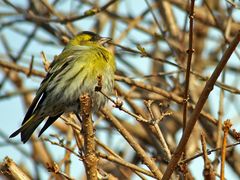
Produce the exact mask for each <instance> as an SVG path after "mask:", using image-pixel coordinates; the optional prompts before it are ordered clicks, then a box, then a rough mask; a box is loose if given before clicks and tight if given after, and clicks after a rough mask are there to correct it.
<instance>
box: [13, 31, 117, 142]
mask: <svg viewBox="0 0 240 180" xmlns="http://www.w3.org/2000/svg"><path fill="white" fill-rule="evenodd" d="M110 41H111V38H108V37H101V36H100V35H98V34H96V33H94V32H91V31H83V32H80V33H79V34H77V35H76V36H75V37H73V38H72V39H70V40H69V42H68V44H67V45H66V47H65V48H64V49H63V50H62V52H61V53H60V54H59V55H58V56H57V57H56V58H55V59H54V60H53V62H52V63H51V64H50V67H49V71H48V73H47V75H46V77H45V78H44V79H43V81H42V82H41V84H40V87H39V89H38V90H37V92H36V95H35V97H34V99H33V101H32V103H31V105H30V107H29V108H28V110H27V113H26V115H25V117H24V119H23V121H22V125H21V127H20V128H19V129H18V130H16V131H15V132H14V133H12V134H11V135H10V138H12V137H15V136H17V135H18V134H19V133H20V134H21V141H22V142H23V143H26V142H27V141H28V140H29V138H30V137H31V135H32V134H33V132H34V131H35V130H36V128H37V127H38V126H39V125H40V124H41V123H42V122H43V121H46V122H45V125H44V126H43V127H42V129H41V130H40V132H39V135H38V136H39V137H40V136H41V134H42V133H43V132H44V131H45V130H46V129H47V128H48V127H49V126H50V125H51V124H52V123H54V122H55V121H56V120H57V119H58V118H59V117H60V116H61V115H62V114H64V113H69V112H73V113H75V114H77V115H79V113H80V101H79V98H80V96H81V95H83V94H85V93H87V94H88V95H89V96H90V97H91V101H92V111H93V112H94V111H97V110H98V109H99V108H101V107H103V106H104V105H105V103H106V101H107V98H106V97H105V96H104V95H103V94H101V93H100V92H97V91H96V89H95V88H96V87H97V86H98V84H99V82H98V81H99V78H98V77H101V91H102V92H104V93H105V94H110V93H111V92H112V90H113V87H114V73H115V70H116V65H115V58H114V55H113V54H112V53H111V52H110V51H109V50H108V49H107V48H106V47H105V44H106V43H108V42H110Z"/></svg>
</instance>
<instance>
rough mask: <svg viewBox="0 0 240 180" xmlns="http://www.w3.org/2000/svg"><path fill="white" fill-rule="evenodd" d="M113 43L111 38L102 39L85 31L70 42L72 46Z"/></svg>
mask: <svg viewBox="0 0 240 180" xmlns="http://www.w3.org/2000/svg"><path fill="white" fill-rule="evenodd" d="M109 41H111V38H108V37H101V36H99V35H98V34H96V33H94V32H90V31H83V32H81V33H79V34H78V35H76V36H75V37H74V38H73V39H71V40H70V41H69V44H70V45H92V44H98V45H103V44H104V43H106V42H109Z"/></svg>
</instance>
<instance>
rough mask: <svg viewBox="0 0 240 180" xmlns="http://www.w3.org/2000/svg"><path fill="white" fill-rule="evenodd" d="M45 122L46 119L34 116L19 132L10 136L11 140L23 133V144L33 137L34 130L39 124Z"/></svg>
mask: <svg viewBox="0 0 240 180" xmlns="http://www.w3.org/2000/svg"><path fill="white" fill-rule="evenodd" d="M43 120H44V118H39V116H37V115H36V114H33V115H32V116H31V117H30V118H29V119H28V120H27V121H26V122H25V123H24V124H23V125H22V127H20V128H19V129H18V130H16V131H15V132H14V133H12V134H11V135H10V138H12V137H15V136H17V135H18V134H19V133H21V141H22V142H23V143H25V142H27V140H28V139H29V138H30V137H31V135H32V134H33V132H34V130H35V129H36V128H37V127H38V126H39V124H40V123H41V122H42V121H43Z"/></svg>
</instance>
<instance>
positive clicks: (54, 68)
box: [22, 48, 81, 125]
mask: <svg viewBox="0 0 240 180" xmlns="http://www.w3.org/2000/svg"><path fill="white" fill-rule="evenodd" d="M76 51H78V52H79V51H81V48H77V49H76ZM73 52H75V49H74V48H73V49H70V50H68V49H66V50H63V51H62V53H61V54H60V55H59V56H58V57H57V58H55V59H54V61H53V62H52V63H51V65H50V70H49V72H48V73H47V75H46V77H45V78H44V80H43V81H42V83H41V85H40V88H39V89H38V90H37V93H36V96H35V98H34V99H33V101H32V103H31V105H30V107H29V108H28V111H27V113H26V115H25V117H24V119H23V122H22V125H23V124H24V123H25V122H26V121H27V120H28V119H29V118H30V117H31V116H32V115H33V113H34V112H35V111H36V110H37V109H38V107H39V105H41V104H42V102H43V101H44V99H45V98H46V96H47V92H46V89H47V86H48V84H49V82H50V81H51V80H52V79H53V78H55V77H56V76H57V75H58V74H59V73H60V72H62V71H63V69H65V68H66V67H68V66H69V63H70V62H71V61H73V60H74V56H73Z"/></svg>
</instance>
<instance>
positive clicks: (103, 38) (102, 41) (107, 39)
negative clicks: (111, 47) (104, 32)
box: [100, 37, 112, 45]
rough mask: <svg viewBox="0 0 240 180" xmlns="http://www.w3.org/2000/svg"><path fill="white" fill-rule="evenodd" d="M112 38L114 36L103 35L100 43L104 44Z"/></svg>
mask: <svg viewBox="0 0 240 180" xmlns="http://www.w3.org/2000/svg"><path fill="white" fill-rule="evenodd" d="M111 40H112V38H109V37H101V39H100V44H102V45H104V44H105V43H107V42H109V41H111Z"/></svg>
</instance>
